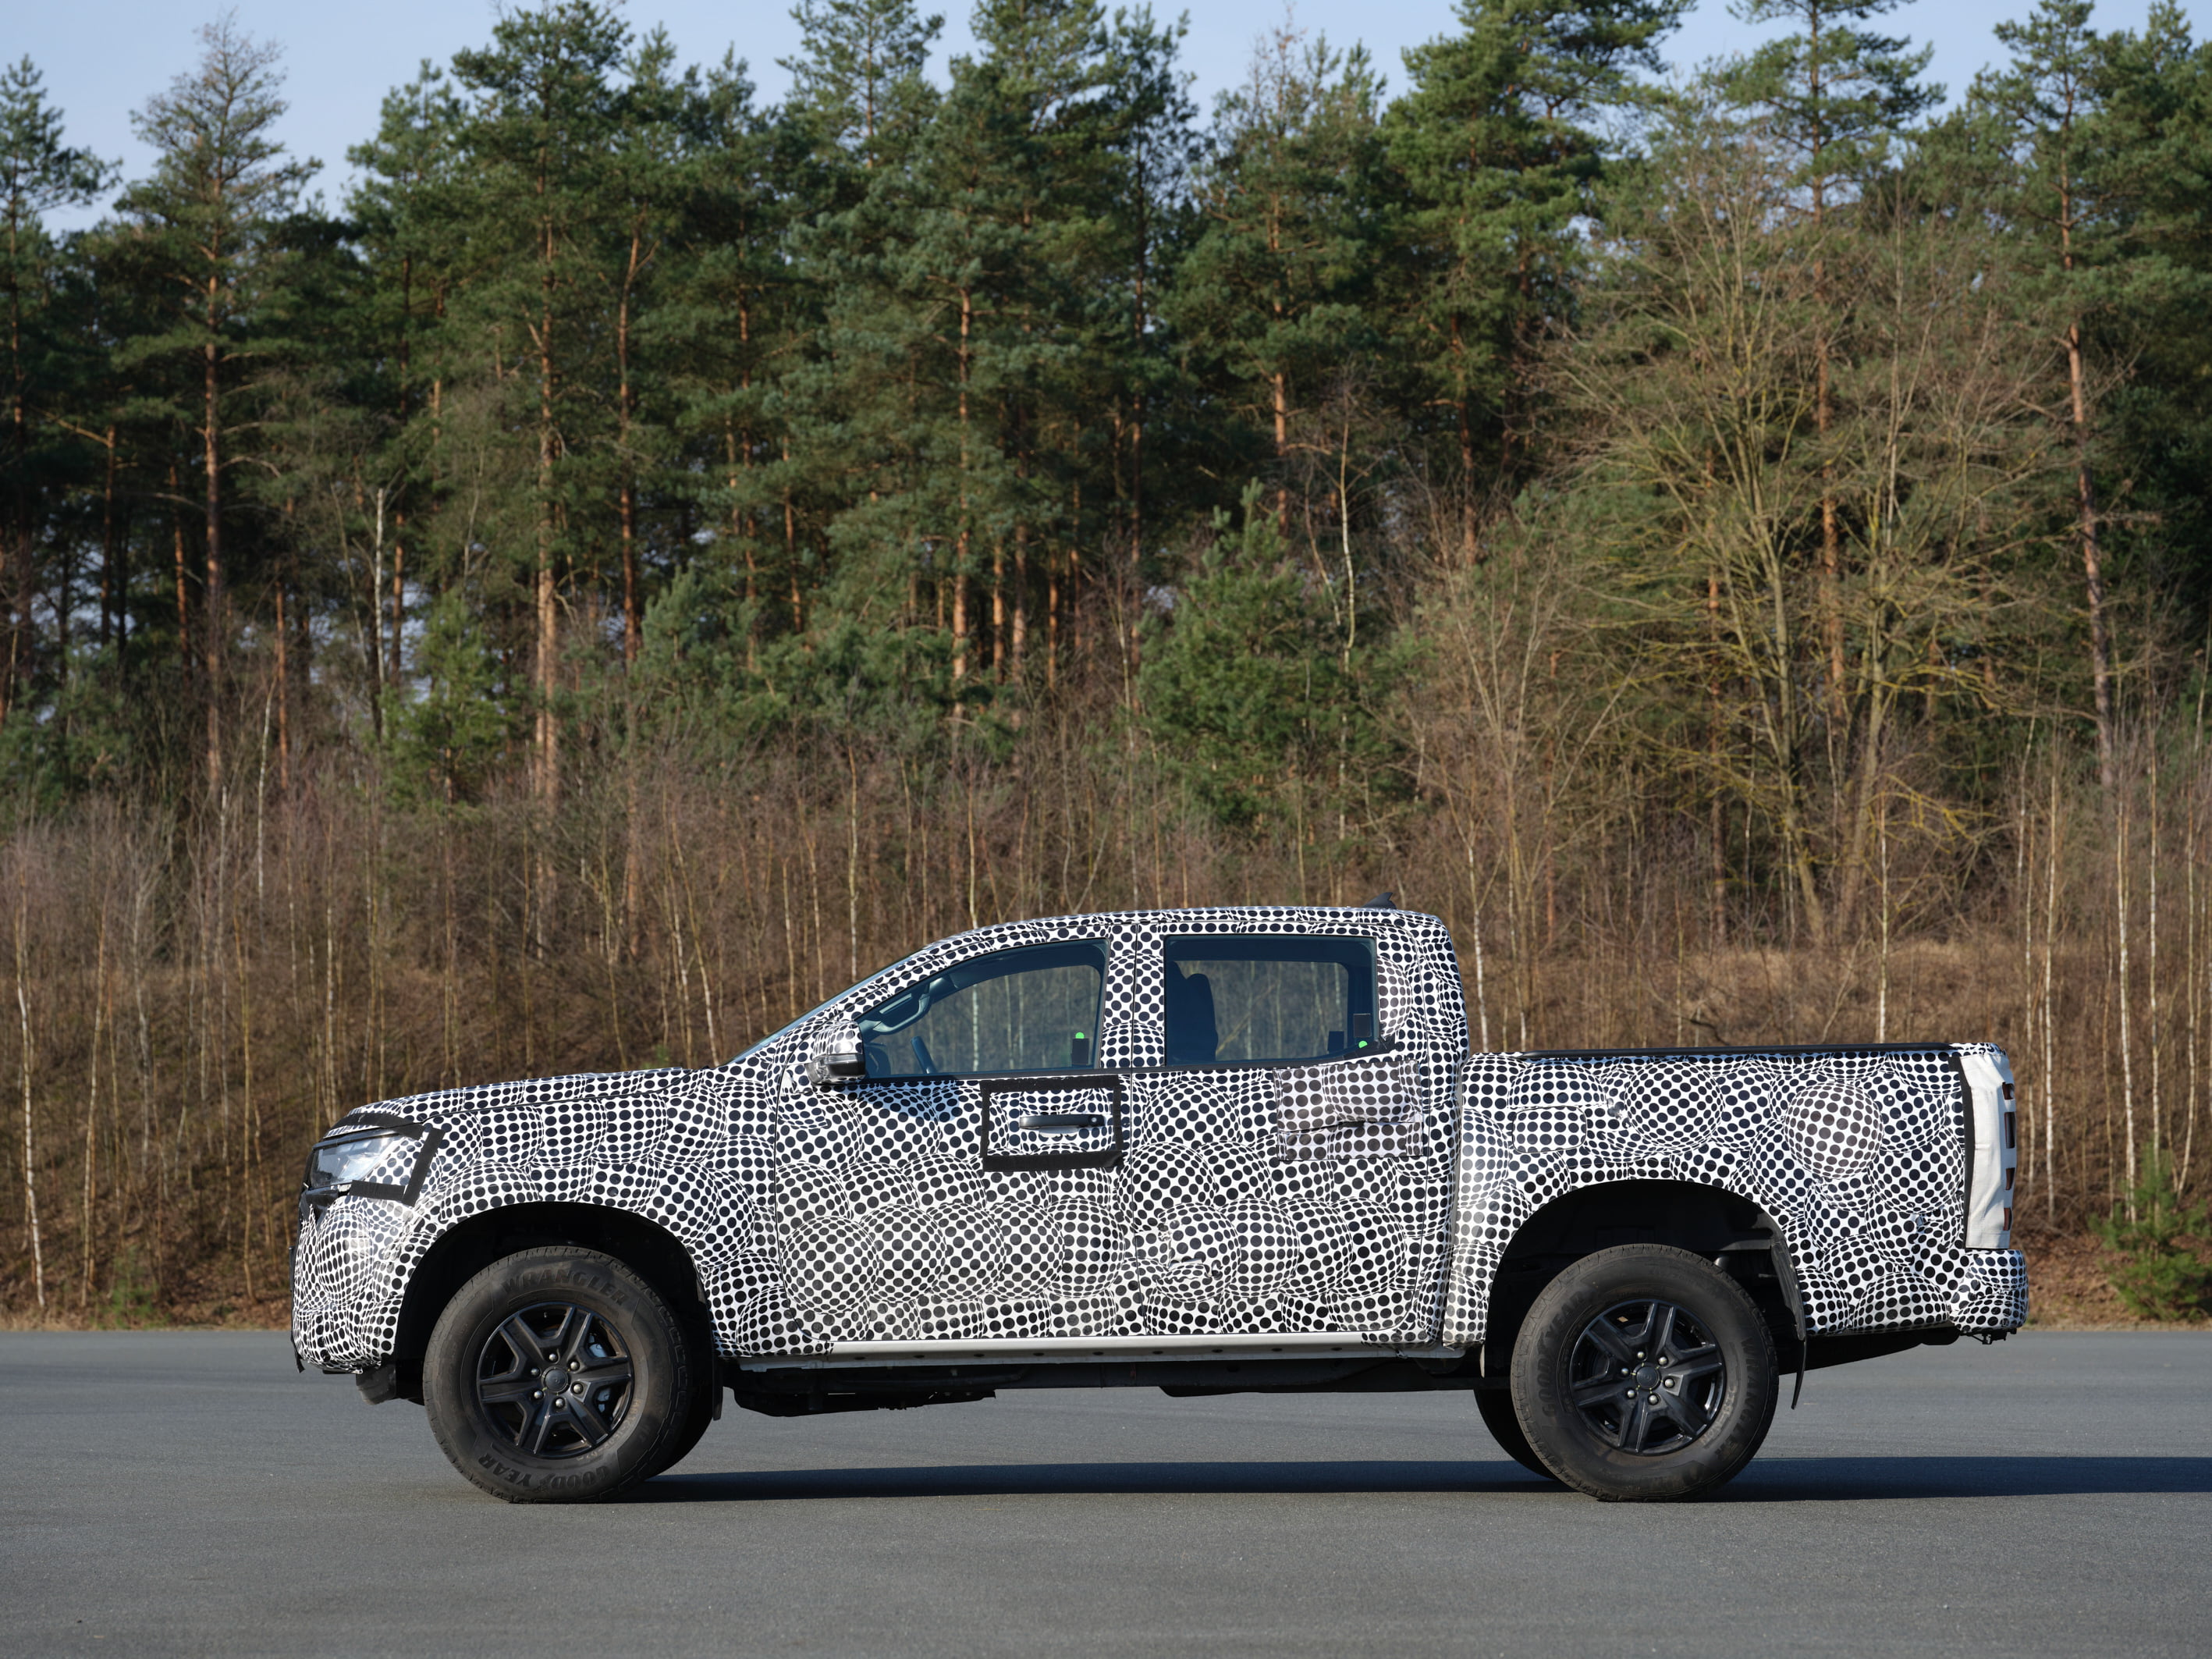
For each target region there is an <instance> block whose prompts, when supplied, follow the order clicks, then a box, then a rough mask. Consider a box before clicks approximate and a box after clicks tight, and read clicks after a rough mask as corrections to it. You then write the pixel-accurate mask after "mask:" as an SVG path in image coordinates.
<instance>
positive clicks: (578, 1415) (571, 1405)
mask: <svg viewBox="0 0 2212 1659" xmlns="http://www.w3.org/2000/svg"><path fill="white" fill-rule="evenodd" d="M563 1403H565V1404H566V1405H567V1407H568V1415H569V1417H570V1418H571V1419H573V1420H574V1423H575V1425H576V1426H577V1428H578V1429H580V1430H581V1431H583V1436H584V1438H585V1440H586V1442H588V1443H590V1444H592V1445H594V1446H596V1445H598V1444H599V1443H600V1442H601V1441H603V1440H605V1438H606V1437H608V1436H609V1435H611V1434H612V1433H613V1432H614V1431H615V1430H614V1425H613V1424H612V1423H611V1422H609V1421H608V1420H607V1419H605V1418H604V1417H602V1416H601V1415H600V1414H599V1402H598V1401H595V1400H593V1399H592V1396H591V1395H570V1396H569V1397H568V1400H567V1401H564V1402H563Z"/></svg>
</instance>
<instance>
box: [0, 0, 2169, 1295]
mask: <svg viewBox="0 0 2212 1659" xmlns="http://www.w3.org/2000/svg"><path fill="white" fill-rule="evenodd" d="M1681 9H1682V0H1578V3H1577V0H1462V3H1461V4H1460V6H1459V9H1458V10H1457V12H1456V14H1455V15H1447V14H1445V13H1443V10H1442V9H1441V8H1440V9H1439V15H1438V17H1437V29H1438V33H1437V37H1436V38H1435V39H1434V40H1432V41H1431V42H1430V43H1429V44H1428V45H1425V46H1421V47H1419V48H1418V49H1416V50H1414V51H1412V52H1408V53H1407V55H1406V60H1405V64H1404V65H1403V70H1402V73H1400V72H1398V71H1396V70H1393V72H1392V74H1391V76H1390V81H1389V84H1388V85H1386V82H1385V76H1384V73H1383V69H1382V67H1381V66H1378V65H1376V64H1374V63H1372V62H1370V59H1369V58H1368V57H1367V55H1366V54H1365V53H1364V52H1362V51H1360V50H1358V48H1357V47H1352V48H1347V49H1343V50H1340V49H1338V48H1337V47H1335V46H1330V45H1328V44H1327V43H1326V42H1324V41H1322V40H1319V39H1316V38H1311V37H1309V36H1308V35H1307V34H1305V33H1302V32H1301V31H1300V30H1299V29H1298V28H1297V27H1296V26H1295V24H1294V22H1293V21H1289V20H1286V21H1285V23H1284V25H1283V26H1282V27H1280V28H1279V29H1277V30H1275V31H1273V33H1270V34H1269V35H1267V37H1265V38H1264V39H1263V40H1261V41H1260V42H1259V43H1258V45H1257V47H1256V50H1255V54H1254V57H1253V59H1252V61H1251V63H1250V64H1249V70H1248V71H1247V72H1246V73H1245V74H1244V76H1243V78H1242V79H1241V80H1240V81H1239V82H1237V85H1236V88H1235V89H1234V90H1233V91H1231V93H1229V94H1225V95H1224V96H1223V97H1221V98H1220V99H1219V100H1218V102H1217V104H1216V106H1215V107H1214V108H1213V109H1212V111H1211V112H1201V111H1200V109H1199V108H1198V107H1197V106H1196V105H1195V103H1194V99H1193V97H1192V95H1191V92H1190V76H1189V75H1188V70H1187V68H1186V66H1185V64H1184V63H1183V61H1182V58H1181V56H1180V53H1181V41H1182V27H1181V26H1180V25H1179V24H1176V23H1169V22H1164V21H1161V20H1159V19H1158V18H1157V17H1156V16H1154V15H1152V14H1151V13H1149V12H1146V11H1143V10H1135V11H1130V10H1116V11H1114V12H1111V13H1109V12H1108V11H1107V10H1106V9H1104V8H1103V6H1102V5H1100V4H1098V3H1097V0H981V3H979V4H978V5H977V8H976V9H975V13H974V15H973V19H972V30H973V35H974V40H975V49H974V51H973V52H970V53H969V54H967V55H963V56H957V57H954V58H951V60H950V61H949V62H945V63H933V60H932V55H931V54H932V52H933V46H934V43H935V41H936V39H937V37H938V35H939V32H940V29H941V20H939V19H938V18H936V17H933V16H927V15H921V14H920V13H918V12H917V11H915V9H913V8H912V6H911V5H910V4H909V3H908V0H801V3H800V4H799V8H798V11H797V14H796V15H797V18H798V21H799V23H800V24H801V26H802V28H803V40H802V42H801V44H800V46H799V48H798V51H797V53H796V55H795V56H794V57H793V58H791V59H789V60H787V62H785V63H784V64H782V65H781V67H782V68H783V70H786V71H787V76H788V84H789V91H788V93H787V95H786V96H784V97H783V98H782V99H781V100H780V101H774V102H770V101H764V100H763V99H762V98H761V97H760V95H759V94H758V93H757V90H756V88H755V86H754V83H753V82H752V81H751V79H750V72H749V70H748V69H747V66H746V65H745V64H744V63H743V62H741V61H738V60H737V59H736V58H732V57H725V58H722V59H721V60H720V62H719V63H716V64H712V65H709V66H705V67H700V66H694V65H691V64H686V63H684V61H683V60H682V58H681V57H680V55H679V53H678V49H677V46H676V45H675V44H674V43H673V42H671V40H668V39H667V38H666V37H665V35H664V34H663V33H659V32H657V31H655V32H646V33H641V32H639V31H638V30H636V29H634V28H633V27H631V26H630V24H629V22H628V21H626V20H625V19H624V17H623V15H622V14H621V13H620V12H618V11H617V10H615V9H611V8H610V7H608V6H605V5H602V4H599V3H596V0H549V3H545V4H544V5H542V6H541V7H540V8H538V9H531V10H517V11H513V12H511V13H509V14H507V15H504V16H503V17H502V18H501V19H500V20H499V21H497V22H496V23H495V25H494V26H493V27H491V28H490V30H489V39H488V40H486V41H485V43H484V44H483V46H481V47H479V48H476V49H472V50H470V51H466V52H460V53H459V54H457V55H456V56H455V58H453V61H452V62H451V63H450V64H445V65H442V66H440V65H433V64H428V63H426V64H424V66H423V69H422V73H421V75H420V76H418V77H417V78H416V80H414V81H413V82H410V83H409V84H408V85H406V86H404V87H402V88H397V89H395V90H394V91H392V93H391V94H390V95H389V96H388V97H387V98H386V100H385V103H384V106H383V116H382V120H381V124H380V126H379V128H378V130H377V131H375V132H374V133H373V134H364V135H363V137H362V143H361V144H360V145H359V146H358V147H357V148H356V149H353V150H351V151H350V152H349V160H350V161H351V162H352V164H353V167H354V168H355V173H354V174H353V179H354V182H353V183H351V184H350V185H348V186H346V187H345V188H344V189H343V191H342V192H341V193H340V194H339V196H338V197H337V199H336V200H335V201H332V200H330V199H327V198H326V197H325V196H323V195H321V194H319V193H317V191H316V185H315V180H316V179H317V177H318V173H317V164H316V163H315V162H314V161H313V160H311V159H309V158H306V157H303V156H301V155H296V154H295V153H293V152H292V151H291V150H289V149H288V148H287V147H286V144H285V141H284V125H283V115H284V111H285V105H284V101H283V74H282V64H281V58H280V55H279V52H278V51H277V49H276V46H274V45H272V44H270V43H267V42H261V41H256V40H252V39H251V38H249V37H248V36H247V35H246V34H245V33H242V32H241V31H240V29H239V27H237V25H236V23H235V21H234V20H230V19H219V20H217V21H215V22H214V23H212V24H210V26H209V27H207V28H206V29H205V30H204V31H203V34H202V50H201V55H200V57H199V59H198V61H197V63H196V64H191V65H189V66H186V67H185V69H184V70H183V72H182V73H181V74H180V75H179V77H178V78H177V80H176V81H175V82H173V84H172V85H171V86H170V87H169V88H167V90H165V91H161V92H157V93H155V94H153V95H151V96H150V97H148V98H146V99H145V100H144V101H143V104H142V105H141V106H139V108H138V111H137V115H136V118H135V119H136V123H137V131H138V133H139V135H140V137H141V138H142V139H143V143H144V144H145V146H146V147H147V148H148V149H149V151H150V152H151V154H152V155H153V158H154V159H153V161H152V162H151V164H150V166H149V167H148V168H147V170H146V171H145V172H144V173H143V175H142V176H135V177H124V176H122V175H121V173H119V171H118V168H117V167H115V166H114V165H112V164H111V163H109V162H107V161H105V160H103V159H102V158H100V157H98V156H95V155H91V154H88V153H87V152H85V151H83V150H82V149H77V148H74V147H73V146H72V145H71V143H70V138H69V134H68V131H67V130H66V128H65V125H64V121H63V118H62V113H61V112H58V111H57V110H56V109H54V108H53V107H52V105H51V103H50V102H49V101H48V100H46V96H45V94H44V92H43V89H42V86H41V82H40V77H39V75H38V71H37V70H36V67H35V66H34V65H33V64H30V63H29V62H28V61H25V62H23V63H21V64H19V65H17V66H16V67H15V68H13V69H11V70H7V71H5V73H4V76H0V213H4V217H5V223H4V232H5V247H4V250H0V252H3V253H4V266H0V282H3V283H4V285H5V294H4V301H5V306H6V311H7V317H6V327H7V347H6V349H7V358H6V365H5V374H6V386H5V397H6V402H7V420H8V429H7V431H6V432H5V434H4V435H0V475H4V477H0V525H4V536H0V540H4V546H0V778H4V789H0V812H4V823H0V910H4V922H0V935H4V939H0V949H4V953H5V961H4V962H0V970H4V972H5V975H6V977H7V980H8V981H9V990H10V992H11V993H12V1000H13V1001H14V1004H15V1007H14V1009H13V1011H12V1012H13V1014H14V1016H15V1017H14V1018H12V1019H7V1020H4V1021H0V1094H4V1096H5V1097H9V1098H11V1099H13V1100H14V1102H15V1105H14V1106H13V1107H11V1108H10V1109H9V1117H10V1118H11V1119H13V1120H15V1122H14V1127H13V1130H12V1131H11V1133H9V1134H8V1135H7V1136H6V1137H5V1140H4V1152H0V1165H3V1166H4V1175H5V1185H4V1197H0V1226H4V1229H5V1232H4V1242H0V1298H4V1301H5V1305H6V1307H7V1308H8V1310H10V1316H13V1317H19V1318H23V1319H33V1320H45V1319H63V1320H79V1319H91V1320H125V1321H137V1320H148V1319H159V1318H167V1317H217V1318H224V1317H234V1318H242V1319H261V1318H267V1317H270V1316H273V1315H275V1314H277V1313H280V1312H281V1310H282V1307H283V1295H284V1282H283V1274H284V1265H283V1264H284V1258H285V1254H286V1251H287V1249H288V1246H289V1236H290V1227H291V1194H292V1193H293V1192H294V1190H295V1186H296V1181H297V1171H298V1170H299V1167H300V1164H301V1158H302V1157H303V1155H304V1152H305V1150H306V1147H307V1144H308V1142H309V1141H310V1140H311V1139H313V1136H314V1135H315V1134H316V1133H318V1132H319V1130H320V1129H321V1128H322V1127H324V1126H325V1125H327V1124H328V1123H329V1122H330V1121H332V1120H333V1119H334V1118H336V1117H337V1115H339V1114H341V1113H343V1111H345V1110H347V1109H349V1108H351V1107H353V1106H355V1105H356V1104H359V1103H362V1102H364V1101H367V1100H371V1099H376V1098H381V1097H390V1096H393V1095H397V1094H401V1093H404V1092H408V1091H415V1090H420V1089H427V1088H432V1087H437V1086H441V1085H451V1084H457V1083H465V1082H473V1081H483V1080H489V1079H498V1078H503V1077H511V1076H517V1075H521V1074H525V1073H551V1072H557V1071H564V1070H575V1069H605V1068H613V1067H633V1066H652V1065H660V1064H679V1065H684V1064H688V1065H696V1064H706V1063H711V1062H714V1061H715V1060H720V1059H725V1058H726V1057H728V1056H729V1055H730V1054H732V1053H734V1052H736V1051H737V1050H738V1048H741V1047H743V1046H744V1044H745V1043H747V1042H750V1041H751V1040H752V1039H754V1038H756V1037H757V1036H761V1035H763V1034H764V1033H766V1032H768V1031H769V1030H774V1029H775V1028H776V1027H777V1026H779V1025H781V1024H783V1023H784V1022H785V1021H787V1019H789V1018H791V1017H792V1016H793V1014H795V1013H796V1012H799V1011H800V1010H801V1009H803V1008H805V1007H806V1006H810V1005H811V1004H812V1003H813V1002H815V1001H816V1000H819V999H820V998H822V997H823V996H826V995H827V994H830V993H831V992H834V991H835V990H836V989H837V988H839V987H841V986H842V985H843V984H845V983H848V982H849V981H850V980H852V979H853V978H854V977H856V976H857V975H860V974H861V973H864V972H866V971H868V970H869V969H872V968H874V967H876V966H878V965H879V964H880V963H883V962H884V961H886V960H889V959H890V958H892V957H896V956H897V955H899V954H902V953H903V952H905V951H908V950H911V949H913V948H914V947H915V946H917V945H921V944H922V943H925V942H927V940H928V939H932V938H933V937H937V936H939V935H941V934H943V933H948V932H951V931H953V930H956V929H958V928H962V927H969V926H971V925H975V924H977V923H981V922H987V921H994V920H996V919H1000V918H1005V917H1011V916H1017V915H1036V914H1049V913H1054V912H1062V911H1073V910H1093V909H1101V908H1118V907H1125V906H1133V905H1151V904H1157V903H1170V904H1184V903H1205V902H1267V901H1310V902H1359V901H1362V900H1364V899H1366V898H1368V897H1369V896H1371V895H1372V894H1373V893H1375V892H1376V890H1383V889H1389V890H1393V891H1395V894H1396V895H1397V898H1398V902H1401V903H1402V904H1406V905H1409V906H1418V907H1419V908H1424V909H1428V910H1432V911H1435V912H1437V914H1439V915H1443V917H1445V918H1446V919H1447V920H1448V921H1449V922H1450V924H1451V926H1452V927H1453V929H1454V932H1455V935H1456V937H1457V938H1458V939H1459V940H1460V943H1461V947H1462V956H1463V966H1464V969H1465V972H1466V978H1467V983H1468V1001H1469V1011H1470V1015H1471V1017H1472V1018H1473V1021H1474V1026H1475V1032H1476V1038H1477V1041H1478V1042H1480V1043H1482V1044H1484V1045H1486V1046H1488V1047H1492V1048H1519V1047H1535V1046H1545V1045H1562V1044H1575V1045H1584V1044H1624V1045H1625V1044H1641V1043H1673V1042H1718V1043H1730V1044H1735V1043H1744V1042H1768V1041H1790V1042H1818V1041H1824V1040H1845V1039H1850V1040H1872V1039H1881V1038H1887V1039H1891V1040H1897V1039H1902V1038H1908V1037H1941V1038H1960V1039H1966V1038H1974V1039H1978V1038H1983V1037H1993V1038H1995V1039H1996V1040H1998V1041H2000V1042H2003V1043H2005V1044H2006V1045H2007V1046H2008V1048H2009V1049H2010V1051H2011V1053H2012V1054H2013V1056H2014V1059H2015V1066H2016V1068H2017V1069H2018V1071H2019V1072H2020V1073H2021V1085H2022V1089H2021V1094H2022V1099H2023V1101H2024V1103H2025V1106H2024V1117H2023V1122H2024V1123H2025V1125H2026V1131H2025V1133H2026V1134H2027V1145H2026V1146H2025V1148H2024V1149H2023V1154H2022V1158H2023V1176H2022V1190H2021V1195H2020V1207H2021V1216H2022V1225H2023V1226H2024V1227H2029V1228H2041V1229H2055V1230H2061V1231H2079V1230H2081V1228H2082V1227H2083V1226H2084V1225H2086V1224H2087V1223H2088V1222H2090V1221H2092V1220H2094V1219H2097V1218H2102V1217H2105V1216H2106V1215H2107V1214H2108V1213H2110V1212H2112V1209H2113V1207H2114V1206H2115V1205H2116V1204H2117V1205H2118V1206H2121V1207H2122V1208H2123V1209H2124V1208H2125V1207H2126V1206H2128V1205H2129V1204H2130V1203H2131V1202H2136V1201H2137V1200H2136V1199H2134V1198H2133V1197H2132V1194H2133V1193H2134V1192H2135V1189H2136V1188H2137V1187H2138V1185H2139V1184H2141V1183H2142V1182H2146V1181H2150V1180H2152V1179H2153V1178H2154V1176H2160V1173H2161V1172H2163V1176H2164V1178H2165V1179H2166V1180H2167V1181H2168V1182H2170V1183H2171V1184H2172V1185H2174V1186H2178V1187H2179V1188H2180V1189H2181V1190H2182V1191H2184V1192H2185V1193H2187V1192H2197V1191H2201V1190H2202V1188H2203V1184H2204V1174H2203V1163H2202V1161H2200V1160H2197V1158H2196V1156H2195V1155H2196V1152H2197V1151H2198V1150H2199V1147H2198V1144H2197V1143H2198V1132H2199V1129H2200V1127H2208V1128H2212V1125H2208V1124H2207V1096H2208V1092H2209V1091H2212V1006H2208V1005H2212V876H2208V873H2207V868H2208V860H2207V859H2206V854H2205V850H2204V849H2205V842H2206V840H2207V837H2208V836H2212V763H2208V762H2207V760H2206V758H2205V755H2204V747H2203V736H2204V720H2205V712H2206V711H2205V707H2204V704H2205V696H2206V689H2207V686H2206V673H2205V666H2206V665H2205V655H2204V647H2205V641H2206V630H2207V627H2208V623H2212V518H2209V517H2208V484H2207V479H2208V476H2212V474H2208V466H2212V327H2208V324H2207V319H2208V315H2212V219H2208V216H2207V212H2206V204H2207V203H2208V202H2212V177H2208V174H2212V46H2205V45H2200V44H2198V43H2197V42H2195V41H2194V40H2192V38H2191V32H2190V28H2189V26H2188V23H2187V21H2186V20H2185V16H2184V15H2183V13H2182V12H2181V11H2180V9H2179V8H2178V7H2176V6H2174V5H2172V3H2169V0H2160V3H2158V4H2157V5H2155V6H2154V8H2153V9H2152V11H2151V13H2150V15H2149V18H2148V22H2147V23H2146V24H2145V26H2144V27H2142V29H2141V30H2139V31H2124V32H2118V33H2100V31H2099V30H2098V29H2097V28H2096V27H2094V24H2093V18H2092V16H2091V13H2090V8H2089V6H2088V5H2087V3H2084V0H2038V3H2037V5H2036V7H2035V9H2033V11H2032V12H2031V13H2029V14H2027V15H2026V16H2024V17H2022V18H2021V20H2020V21H2017V22H2015V23H2010V24H2007V25H2004V26H2002V27H2000V28H1999V29H1998V31H1997V33H1996V40H1994V41H1993V42H1992V47H1991V57H1992V63H1991V66H1990V68H1989V69H1988V70H1985V71H1984V73H1982V74H1981V75H1980V76H1978V77H1977V78H1976V80H1975V81H1974V82H1973V83H1972V86H1971V87H1969V88H1963V89H1960V88H1954V89H1952V92H1953V94H1955V95H1949V96H1947V94H1946V93H1945V92H1944V90H1943V89H1942V88H1936V87H1935V86H1933V85H1932V84H1930V83H1929V81H1928V80H1927V78H1926V70H1927V66H1928V62H1929V58H1928V55H1927V53H1926V52H1924V51H1921V50H1917V49H1916V48H1914V47H1913V46H1912V45H1911V43H1910V40H1908V39H1907V38H1906V37H1905V34H1904V33H1903V32H1902V28H1903V21H1904V20H1902V19H1898V18H1894V17H1892V16H1889V15H1886V14H1888V13H1889V12H1890V9H1891V8H1890V5H1889V4H1888V3H1885V0H1745V5H1744V9H1743V11H1742V13H1741V15H1743V16H1744V17H1745V18H1746V20H1747V21H1748V22H1751V23H1755V24H1761V25H1773V26H1776V27H1775V31H1774V33H1773V35H1772V38H1771V41H1770V42H1769V43H1768V44H1765V45H1762V46H1759V47H1758V48H1757V49H1756V50H1754V51H1752V52H1748V53H1747V54H1744V55H1740V56H1736V57H1733V58H1725V59H1723V60H1721V61H1718V62H1715V63H1711V64H1705V65H1702V66H1699V67H1698V68H1697V69H1695V70H1692V71H1688V72H1684V73H1678V74H1670V73H1669V72H1668V70H1667V69H1666V66H1665V64H1664V63H1663V60H1662V54H1663V52H1664V50H1665V47H1666V45H1667V41H1668V36H1669V33H1670V31H1671V30H1672V29H1673V28H1674V26H1675V24H1676V23H1677V21H1679V16H1680V10H1681ZM1893 28H1895V29H1898V30H1899V33H1888V32H1887V31H1889V30H1891V29H1893ZM118 95H121V94H120V93H118ZM88 208H96V209H97V210H99V214H100V216H98V218H97V222H94V223H92V224H91V225H90V226H89V228H82V229H76V230H70V231H68V232H66V233H64V232H60V231H57V230H55V229H53V228H51V226H50V224H49V221H51V220H54V219H56V218H58V217H64V218H68V219H70V221H71V222H82V221H83V220H84V219H85V218H86V217H87V216H88V214H87V211H86V210H88Z"/></svg>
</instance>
